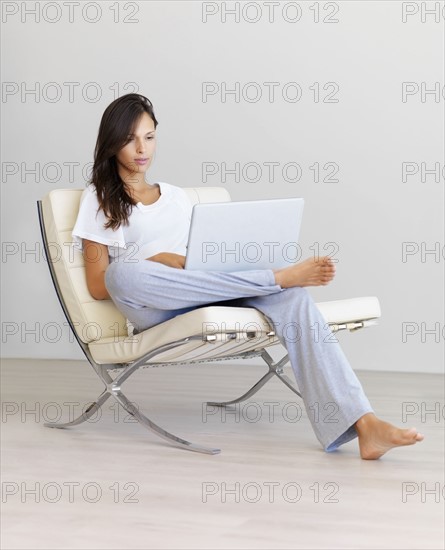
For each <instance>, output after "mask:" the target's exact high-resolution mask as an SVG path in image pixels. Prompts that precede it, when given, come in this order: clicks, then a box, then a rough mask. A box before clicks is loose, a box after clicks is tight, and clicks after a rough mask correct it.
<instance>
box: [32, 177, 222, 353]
mask: <svg viewBox="0 0 445 550" xmlns="http://www.w3.org/2000/svg"><path fill="white" fill-rule="evenodd" d="M184 190H185V191H186V193H187V195H188V197H189V198H190V201H191V202H192V204H197V203H205V202H226V201H230V195H229V192H228V191H227V190H226V189H225V188H224V187H186V188H184ZM83 191H84V189H54V190H53V191H50V192H49V193H48V194H47V195H46V196H45V197H44V198H43V199H42V201H41V203H42V213H43V224H44V227H45V232H46V238H47V241H48V247H47V248H48V250H46V255H47V258H49V259H50V261H51V262H52V265H53V267H54V271H55V277H56V280H57V283H58V286H59V289H60V293H61V295H62V298H63V300H64V302H65V304H66V307H67V310H68V313H69V315H70V317H71V321H72V323H73V325H74V328H75V330H76V332H77V335H78V337H79V338H80V340H82V342H84V343H86V344H87V343H89V342H92V341H97V340H100V339H102V338H112V337H118V336H127V325H126V319H125V317H124V316H123V315H122V314H121V313H120V311H119V310H118V309H117V308H116V306H115V305H114V303H113V302H112V300H95V299H94V298H93V297H92V296H91V294H90V293H89V291H88V287H87V282H86V276H85V269H84V261H83V257H82V253H81V252H80V251H79V250H78V249H77V248H74V247H73V246H72V237H71V232H72V230H73V227H74V224H75V222H76V219H77V214H78V211H79V204H80V198H81V196H82V193H83Z"/></svg>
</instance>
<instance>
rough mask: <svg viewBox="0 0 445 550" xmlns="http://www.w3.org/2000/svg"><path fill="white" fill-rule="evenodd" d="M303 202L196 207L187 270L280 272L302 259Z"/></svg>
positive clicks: (283, 201)
mask: <svg viewBox="0 0 445 550" xmlns="http://www.w3.org/2000/svg"><path fill="white" fill-rule="evenodd" d="M303 207H304V199H302V198H286V199H264V200H253V201H228V202H217V203H200V204H195V205H194V206H193V210H192V219H191V224H190V231H189V236H188V242H187V252H186V259H185V266H184V269H192V270H201V271H225V272H230V271H247V270H252V269H280V268H283V267H288V266H290V265H291V264H295V263H296V262H298V261H299V260H300V259H301V249H300V246H299V245H298V238H299V234H300V227H301V219H302V216H303Z"/></svg>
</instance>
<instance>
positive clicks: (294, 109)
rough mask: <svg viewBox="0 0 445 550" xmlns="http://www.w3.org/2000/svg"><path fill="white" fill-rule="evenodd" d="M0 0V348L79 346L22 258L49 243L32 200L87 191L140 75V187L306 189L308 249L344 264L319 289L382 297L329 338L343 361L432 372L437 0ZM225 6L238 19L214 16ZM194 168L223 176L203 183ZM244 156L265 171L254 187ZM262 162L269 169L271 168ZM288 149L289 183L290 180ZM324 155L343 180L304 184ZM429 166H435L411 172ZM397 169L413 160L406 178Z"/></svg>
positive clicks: (436, 309) (249, 192)
mask: <svg viewBox="0 0 445 550" xmlns="http://www.w3.org/2000/svg"><path fill="white" fill-rule="evenodd" d="M2 4H3V5H2V10H3V13H2V20H3V23H2V31H3V33H2V35H3V38H2V50H3V54H2V66H3V70H2V73H3V81H4V82H3V97H2V135H3V146H2V186H1V190H2V191H1V192H2V220H1V223H2V241H3V250H2V271H3V282H2V354H3V356H5V357H39V358H73V359H77V358H82V354H81V352H80V351H79V350H78V349H77V347H76V344H75V343H72V337H71V336H70V334H69V331H68V328H67V326H66V325H64V323H65V319H64V318H63V315H62V312H61V309H60V307H59V304H58V302H57V299H56V296H55V293H54V291H53V287H52V283H51V280H50V276H49V272H48V269H47V265H46V263H45V262H44V260H43V258H42V255H41V253H40V254H32V253H26V251H27V250H35V249H36V248H37V250H40V252H41V241H40V234H39V228H38V220H37V211H36V201H37V200H38V199H40V198H41V197H43V196H44V195H45V194H46V193H47V192H48V191H50V190H51V189H55V188H61V187H73V188H74V187H76V188H79V187H83V186H85V181H86V180H85V177H84V176H83V174H82V167H84V166H85V165H87V164H88V163H90V162H91V160H92V155H93V148H94V144H95V140H96V135H97V130H98V126H99V122H100V118H101V115H102V113H103V111H104V109H105V108H106V106H107V105H108V104H109V103H110V102H111V101H112V100H113V99H114V98H115V97H117V95H122V94H124V93H127V92H129V91H134V89H135V88H136V89H137V90H138V91H139V92H141V93H143V94H144V95H146V96H147V97H149V98H150V99H151V100H152V102H153V104H154V107H155V114H156V116H157V118H158V120H159V122H160V124H159V127H158V151H157V155H156V158H155V161H154V165H152V168H151V171H150V173H149V176H148V180H149V181H150V182H155V181H157V180H162V181H167V182H170V183H172V184H175V185H179V186H183V187H187V186H199V185H211V186H214V185H224V186H226V187H227V189H228V190H229V192H230V193H231V196H232V198H233V199H234V200H246V199H255V198H265V197H270V198H275V197H289V196H302V197H304V198H305V201H306V206H305V214H304V222H303V227H302V240H301V248H302V253H303V256H304V257H307V256H309V255H311V254H312V253H313V252H312V249H311V247H312V246H313V245H314V243H319V244H320V246H321V247H323V246H324V245H325V244H326V243H328V242H334V243H336V245H337V246H338V253H337V254H336V256H335V257H336V258H337V259H338V260H339V261H338V264H337V277H336V279H335V280H334V282H333V283H332V284H331V285H329V286H328V287H323V288H314V289H312V291H311V292H312V295H313V296H314V298H315V299H316V300H318V301H325V300H336V299H341V298H349V297H355V296H368V295H375V296H378V297H379V299H380V302H381V306H382V313H383V316H382V319H381V322H380V324H379V326H378V327H375V328H371V329H369V330H366V331H362V332H360V331H359V332H358V333H356V334H344V335H342V336H341V342H342V344H343V347H344V350H345V352H346V354H347V356H348V357H349V358H350V360H351V362H352V364H353V366H354V368H356V369H371V370H392V371H418V372H441V370H442V369H443V344H444V314H443V308H444V289H443V269H444V248H443V247H444V226H443V223H444V212H443V207H444V202H443V201H444V197H443V184H444V158H443V150H444V94H443V86H444V80H445V79H444V74H443V71H444V52H443V40H444V13H443V12H444V11H445V8H444V2H417V3H416V2H405V3H404V2H398V1H395V2H354V1H342V2H329V3H326V2H319V3H317V2H312V1H310V2H305V1H300V2H281V3H280V4H279V5H278V6H276V7H275V12H274V14H273V16H271V15H270V9H271V7H270V3H268V2H250V3H245V2H241V3H240V4H237V3H235V2H222V3H221V2H219V3H216V2H203V3H201V2H188V1H178V2H166V1H163V2H155V1H150V2H145V1H142V2H121V3H119V13H118V12H117V11H116V9H117V8H116V6H117V4H116V3H115V2H99V3H97V2H87V3H85V2H79V3H78V5H77V4H76V3H73V4H71V8H70V5H69V4H67V3H65V2H25V3H24V2H3V3H2ZM237 5H238V6H239V11H240V20H239V22H236V21H235V16H234V15H230V14H229V13H227V14H225V15H224V13H223V12H224V9H227V10H229V9H234V8H236V6H237ZM285 6H287V8H285ZM434 6H437V7H438V9H441V10H442V12H439V11H437V13H436V14H434V13H433V14H431V13H426V12H427V11H428V9H431V8H434ZM317 7H318V9H319V22H318V23H317V22H315V19H316V16H317V14H316V11H315V9H316V8H317ZM33 8H34V9H37V16H36V15H35V14H34V15H33V14H32V13H26V11H25V10H26V9H27V10H31V9H33ZM70 10H72V11H70ZM98 10H100V11H98ZM113 10H114V11H113ZM286 10H287V11H286ZM205 11H206V12H207V13H208V15H207V19H206V18H205V17H204V15H203V13H204V12H205ZM212 11H216V12H217V13H216V14H214V15H211V12H212ZM36 17H39V21H36ZM70 18H71V19H72V21H71V22H70ZM114 18H116V19H117V22H114ZM125 18H126V19H127V21H126V20H125ZM269 18H271V19H272V21H270V20H269ZM294 18H299V20H298V21H296V22H294V23H292V22H289V20H290V19H294ZM57 19H58V20H57ZM94 19H97V21H96V22H95V23H94V22H91V21H92V20H94ZM128 19H130V20H133V21H134V22H130V21H128ZM255 19H258V20H257V21H256V22H254V21H255ZM286 19H287V20H286ZM51 20H52V21H53V22H51ZM335 20H337V22H335ZM272 82H274V83H277V84H276V85H272V84H265V83H272ZM50 83H53V84H50ZM67 83H75V84H67ZM129 83H134V85H133V84H129ZM206 83H207V84H206ZM225 83H226V84H225ZM248 83H251V84H250V85H247V84H248ZM252 83H256V84H252ZM288 83H298V86H299V87H300V90H301V98H300V99H299V100H298V101H292V99H293V98H294V97H295V93H296V90H297V88H296V87H295V85H293V84H290V85H289V84H288ZM314 83H318V84H315V85H314ZM329 83H331V84H329ZM403 83H411V84H408V85H407V84H403ZM436 83H437V84H436ZM224 85H226V87H227V88H228V89H234V88H235V86H237V85H238V86H239V87H240V92H241V93H240V97H239V99H236V98H235V97H234V96H233V95H230V94H228V95H227V96H224V94H222V92H221V90H222V88H223V86H224ZM246 85H247V86H246ZM317 86H318V88H319V91H320V93H319V101H316V100H315V98H316V96H315V88H316V87H317ZM206 87H207V89H209V90H210V89H212V88H213V90H216V93H215V94H213V95H207V96H205V94H203V90H204V89H205V88H206ZM404 87H405V92H406V94H405V97H404V96H403V89H404ZM33 88H37V93H36V94H32V93H27V91H29V90H31V89H33ZM70 89H71V91H72V96H71V97H70ZM271 89H273V90H274V97H273V98H272V99H271V100H269V97H268V93H269V90H271ZM427 89H432V90H434V89H436V90H437V94H434V93H426V94H425V93H423V94H422V92H425V90H427ZM116 91H117V95H116ZM258 91H260V92H261V93H262V96H261V97H260V98H258V100H257V101H254V98H255V94H256V93H257V92H258ZM331 92H334V93H333V95H332V96H331V99H332V100H335V101H336V102H328V101H326V99H327V98H328V96H329V95H330V94H331ZM58 93H60V97H57V94H58ZM96 93H98V98H97V99H98V100H97V101H94V97H95V94H96ZM283 94H284V96H283ZM286 94H287V95H286ZM53 98H55V99H53ZM69 163H74V164H72V165H71V166H72V172H73V173H72V174H70V170H69V168H68V166H69ZM205 163H215V165H214V166H216V168H217V169H218V172H217V173H216V174H214V175H212V176H208V177H207V178H204V177H203V167H204V166H206V164H205ZM224 163H226V164H225V165H226V166H227V168H228V169H233V167H234V166H235V163H239V166H240V170H241V177H240V180H239V181H236V179H235V177H234V176H233V174H227V175H226V176H225V177H223V176H222V169H223V166H224ZM249 163H257V165H259V166H260V167H261V168H262V174H261V177H260V178H259V179H258V181H247V180H249V179H250V180H253V179H254V177H255V173H254V169H253V168H254V165H253V164H252V165H249ZM267 163H279V164H278V166H277V168H276V171H275V174H274V176H273V177H272V178H269V173H268V169H267V166H270V164H267ZM287 163H297V164H298V165H299V166H300V168H301V178H300V179H299V181H286V178H285V177H283V167H284V166H285V165H286V164H287ZM316 163H318V165H319V166H320V176H321V179H322V180H323V178H326V177H327V176H328V174H329V172H330V170H331V167H332V166H334V164H331V165H328V166H326V168H324V167H325V165H326V163H335V164H336V165H337V166H338V173H337V174H336V175H335V176H334V178H336V179H338V181H336V182H329V181H325V182H323V181H320V182H315V181H314V165H315V164H316ZM407 163H410V164H407ZM36 164H37V165H38V166H37V171H36V173H35V174H32V173H27V172H26V171H27V170H31V169H32V168H33V167H35V165H36ZM249 166H250V169H248V168H249ZM434 166H436V167H438V168H439V169H440V171H441V172H440V174H437V177H436V176H435V175H434V174H431V173H426V174H425V173H422V170H423V172H424V171H425V169H426V170H429V169H431V168H434ZM311 167H313V168H312V169H311ZM404 168H405V170H408V171H413V172H415V173H413V174H412V175H408V176H407V177H406V178H405V179H406V181H403V178H402V174H403V170H404ZM417 169H418V171H417V172H416V170H417ZM243 171H244V176H245V177H243ZM14 172H15V173H14ZM287 175H288V178H287V179H288V180H289V179H292V178H295V175H296V171H295V170H294V169H292V168H291V169H289V171H288V174H287ZM285 176H286V174H285ZM422 176H424V177H423V179H424V181H422ZM246 178H247V180H246ZM436 180H437V181H436ZM403 243H413V244H411V245H403ZM436 243H437V244H436ZM403 246H409V247H410V248H409V251H411V252H412V254H410V255H408V256H406V258H405V261H403V258H402V249H403ZM434 248H435V249H436V250H437V251H438V253H437V254H436V255H435V254H426V255H425V254H423V255H422V251H423V252H425V249H434ZM417 250H418V251H417ZM321 251H322V252H323V249H322V248H321ZM329 251H330V250H327V252H329ZM35 329H36V330H37V332H36V333H34V334H33V333H32V330H35ZM431 329H437V331H438V332H437V334H436V335H434V334H430V333H426V332H425V331H426V330H431ZM404 330H405V332H406V331H411V332H413V334H410V335H405V338H404V337H403V331H404ZM403 340H405V342H404V341H403Z"/></svg>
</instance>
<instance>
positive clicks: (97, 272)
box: [83, 239, 111, 300]
mask: <svg viewBox="0 0 445 550" xmlns="http://www.w3.org/2000/svg"><path fill="white" fill-rule="evenodd" d="M83 259H84V262H85V272H86V277H87V286H88V290H89V292H90V294H91V296H92V297H93V298H94V299H95V300H109V299H111V296H110V295H109V294H108V291H107V287H106V286H105V271H106V270H107V267H108V265H109V263H110V260H109V258H108V246H107V245H105V244H100V243H96V242H95V241H89V240H87V239H83Z"/></svg>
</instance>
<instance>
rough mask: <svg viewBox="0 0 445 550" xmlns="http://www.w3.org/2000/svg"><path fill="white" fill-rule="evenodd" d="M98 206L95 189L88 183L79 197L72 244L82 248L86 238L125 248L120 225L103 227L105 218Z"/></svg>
mask: <svg viewBox="0 0 445 550" xmlns="http://www.w3.org/2000/svg"><path fill="white" fill-rule="evenodd" d="M98 208H99V201H98V200H97V194H96V190H95V189H94V187H93V185H91V184H90V185H88V187H87V188H86V189H85V190H84V192H83V193H82V196H81V199H80V206H79V213H78V215H77V219H76V223H75V224H74V228H73V231H72V239H73V246H74V247H75V248H78V249H79V250H82V248H83V245H82V239H88V240H90V241H95V242H98V243H101V244H105V245H107V246H111V247H119V248H127V246H126V244H125V238H124V232H123V230H122V225H120V226H119V227H118V229H116V230H113V229H111V228H107V229H105V227H104V225H105V223H106V222H107V218H106V217H105V214H104V212H103V210H102V209H100V210H99V211H98Z"/></svg>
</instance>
